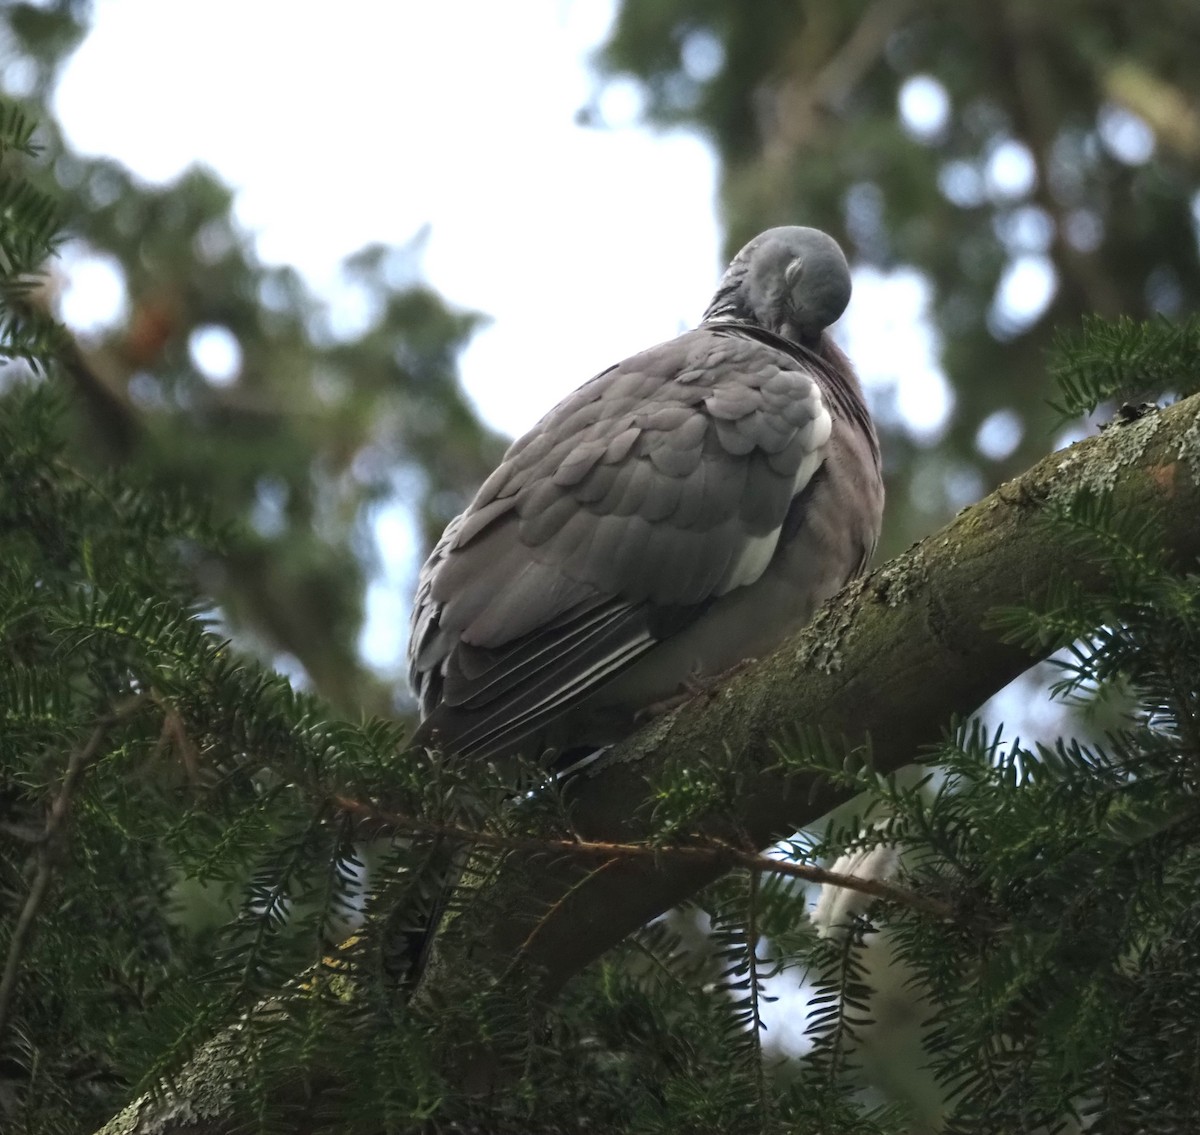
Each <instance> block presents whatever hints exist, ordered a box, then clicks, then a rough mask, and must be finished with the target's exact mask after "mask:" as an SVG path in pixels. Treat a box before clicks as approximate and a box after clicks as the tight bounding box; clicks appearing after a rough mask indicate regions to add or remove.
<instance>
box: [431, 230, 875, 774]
mask: <svg viewBox="0 0 1200 1135" xmlns="http://www.w3.org/2000/svg"><path fill="white" fill-rule="evenodd" d="M849 299H850V271H849V268H848V266H847V264H846V259H845V257H844V256H843V254H842V250H841V249H840V248H839V247H838V245H837V243H836V242H835V241H834V240H833V239H832V238H831V237H829V236H827V235H826V234H825V233H823V232H820V231H818V230H816V229H811V228H800V227H784V228H774V229H769V230H767V231H766V232H764V233H762V234H760V235H759V236H757V237H755V238H754V239H753V240H752V241H750V243H749V244H747V245H746V247H745V248H743V249H742V250H741V251H740V252H739V253H738V254H737V256H736V257H734V260H733V262H732V263H731V264H730V266H729V268H728V270H727V271H726V273H725V275H724V277H723V279H722V280H721V283H720V286H719V287H718V289H717V292H716V295H715V296H714V297H713V300H712V303H711V304H710V305H709V307H708V310H707V311H706V312H705V313H704V318H703V320H702V321H701V323H700V326H699V327H697V328H696V329H695V330H693V331H687V332H685V333H684V334H682V335H680V336H679V337H678V338H675V339H672V340H670V341H669V342H666V343H660V344H659V345H658V346H655V347H651V348H650V349H649V350H646V351H642V352H641V353H640V354H637V355H634V356H633V357H631V358H628V359H626V360H625V361H624V362H620V363H617V364H615V365H614V366H611V367H609V368H608V369H607V370H605V371H602V372H601V373H600V374H598V375H597V376H596V377H595V378H593V379H592V380H591V381H590V382H587V383H585V384H584V385H583V386H581V387H579V389H578V390H576V391H575V392H574V393H573V394H570V395H569V396H568V397H567V398H565V399H564V400H563V401H562V402H561V403H559V405H558V406H556V407H555V408H554V409H553V410H551V411H550V412H549V413H548V414H547V415H546V416H545V417H544V418H542V420H541V421H540V422H538V424H537V425H536V426H534V427H533V429H531V430H530V431H529V432H528V433H527V434H525V436H524V437H522V438H520V439H518V440H517V441H515V442H514V443H513V444H512V446H511V447H510V448H509V450H508V452H507V453H506V454H505V456H504V459H503V461H502V462H501V463H500V466H499V468H497V469H496V471H495V472H494V473H493V474H492V475H491V476H490V477H489V478H488V479H487V481H486V482H484V484H483V486H482V488H480V490H479V491H478V493H476V495H475V498H474V500H472V501H471V503H470V505H468V507H467V509H466V511H465V512H463V513H462V514H461V515H460V516H458V517H456V518H455V519H454V520H453V521H451V523H450V524H449V525H448V527H447V528H446V531H445V534H444V535H443V536H442V538H441V540H439V541H438V544H437V546H436V547H435V548H434V550H433V552H432V554H431V555H430V557H429V559H428V560H427V561H426V563H425V566H424V568H423V569H422V571H421V574H420V581H419V585H418V589H417V596H416V602H415V606H414V610H413V618H412V639H411V644H410V647H409V675H410V679H411V682H412V685H413V689H414V690H415V692H416V695H417V698H418V701H419V705H420V712H421V716H422V725H421V727H420V729H419V731H418V734H417V736H416V737H415V738H414V739H415V740H416V741H417V742H420V743H424V744H426V745H430V746H435V747H438V748H441V749H443V750H444V751H446V752H449V753H454V754H456V755H458V756H461V757H469V758H475V757H478V758H496V757H502V756H505V755H510V754H518V753H519V754H522V755H524V756H532V757H544V758H545V759H546V760H547V761H548V762H552V761H553V760H554V759H555V758H556V756H557V755H558V754H561V753H563V752H567V751H572V752H574V751H582V750H586V749H589V748H591V749H594V748H596V747H597V746H602V745H605V744H607V743H609V742H612V741H614V740H616V739H618V738H620V737H622V736H624V735H625V734H627V733H629V732H630V731H631V730H632V729H633V728H634V727H635V726H636V724H637V723H638V722H639V721H640V719H641V718H642V717H643V716H644V715H645V713H646V712H647V711H648V710H650V709H651V708H652V707H655V706H658V705H660V704H662V703H664V702H669V701H670V700H671V699H673V698H675V697H677V696H678V695H680V694H681V692H683V691H686V690H688V689H690V688H694V687H695V686H696V685H697V684H703V683H704V682H705V681H706V680H711V679H713V678H715V677H717V676H719V675H720V674H722V673H723V672H725V671H727V670H729V669H730V668H732V667H734V666H736V665H737V664H738V663H739V662H741V661H743V660H745V659H747V658H751V657H760V656H762V655H764V654H766V653H768V652H770V651H771V650H772V649H773V648H774V647H776V646H777V645H778V644H779V643H780V642H781V641H782V640H783V639H784V638H785V637H786V636H787V635H789V634H790V633H792V632H793V631H794V630H796V629H797V628H798V627H800V626H801V625H802V624H804V623H805V622H806V621H807V620H808V619H809V618H810V617H811V616H812V614H813V612H814V610H815V609H816V607H817V606H818V605H819V604H820V603H821V602H823V601H824V600H825V599H827V598H828V597H829V596H831V595H832V594H834V592H836V591H837V590H838V589H839V588H840V587H841V586H842V585H843V584H844V583H845V582H846V581H847V580H848V579H849V578H850V577H852V576H853V575H855V574H857V573H858V572H860V571H861V570H862V569H863V567H864V566H865V564H866V563H867V561H868V560H869V558H870V556H871V554H872V552H873V550H874V548H875V543H876V539H877V538H878V534H879V526H880V520H881V516H882V510H883V482H882V478H881V475H880V463H879V446H878V442H877V440H876V436H875V430H874V427H873V425H872V423H871V418H870V415H869V414H868V412H867V408H866V405H865V403H864V401H863V396H862V391H861V389H860V387H859V384H858V381H857V379H856V377H855V374H854V371H853V368H852V367H851V365H850V362H849V360H848V359H847V358H846V356H845V355H844V354H843V353H842V351H841V350H840V349H839V348H838V347H837V346H836V345H835V344H834V342H833V340H832V339H831V338H830V337H829V335H828V334H827V332H826V328H827V327H829V326H830V324H832V323H834V322H835V321H836V320H837V319H838V318H839V317H840V316H841V314H842V312H843V311H844V310H845V308H846V305H847V303H848V302H849Z"/></svg>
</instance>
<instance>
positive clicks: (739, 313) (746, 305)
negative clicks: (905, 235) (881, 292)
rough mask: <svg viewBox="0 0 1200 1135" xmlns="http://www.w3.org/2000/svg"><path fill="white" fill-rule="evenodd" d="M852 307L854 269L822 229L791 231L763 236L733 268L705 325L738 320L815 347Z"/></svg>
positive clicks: (738, 257)
mask: <svg viewBox="0 0 1200 1135" xmlns="http://www.w3.org/2000/svg"><path fill="white" fill-rule="evenodd" d="M849 302H850V266H849V265H848V264H847V263H846V257H845V256H844V255H843V254H842V250H841V248H840V247H839V246H838V242H837V241H836V240H834V239H833V237H831V236H829V235H827V234H826V233H823V232H821V230H820V229H808V228H802V227H800V226H799V225H788V226H785V227H783V228H777V229H767V231H766V232H764V233H759V235H758V236H756V237H755V238H754V239H753V240H752V241H751V242H750V243H749V244H748V245H746V247H745V248H743V249H742V251H741V252H739V253H738V254H737V255H736V256H735V257H734V258H733V263H732V264H730V265H729V268H728V269H727V270H726V272H725V275H724V277H723V278H722V280H721V284H720V286H719V287H718V288H717V294H716V295H715V296H713V300H712V303H711V304H709V306H708V310H707V311H706V312H705V313H704V320H705V322H709V321H711V320H736V321H738V322H740V323H754V324H757V325H758V326H759V327H765V328H766V329H767V330H768V331H773V332H774V333H775V334H776V335H781V336H783V337H784V338H785V339H791V340H792V341H793V342H797V343H803V344H804V345H805V346H809V347H812V346H815V345H816V343H817V340H819V339H820V337H821V332H822V331H824V330H825V328H826V327H828V326H829V325H830V324H832V323H836V322H837V320H838V319H839V318H840V317H841V314H842V312H844V311H845V310H846V305H847V304H848V303H849Z"/></svg>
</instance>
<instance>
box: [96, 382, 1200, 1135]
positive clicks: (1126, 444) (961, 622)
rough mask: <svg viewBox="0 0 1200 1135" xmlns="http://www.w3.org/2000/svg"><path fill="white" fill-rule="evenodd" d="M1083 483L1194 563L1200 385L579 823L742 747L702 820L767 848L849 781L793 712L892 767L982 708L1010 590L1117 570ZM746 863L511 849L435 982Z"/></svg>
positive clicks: (834, 610)
mask: <svg viewBox="0 0 1200 1135" xmlns="http://www.w3.org/2000/svg"><path fill="white" fill-rule="evenodd" d="M1086 490H1090V491H1095V492H1106V491H1111V493H1112V495H1113V503H1114V505H1115V507H1116V508H1117V509H1120V510H1133V511H1135V512H1137V513H1138V514H1140V515H1145V516H1154V517H1156V518H1158V520H1159V521H1160V523H1161V527H1162V534H1163V541H1164V547H1165V548H1166V549H1167V551H1168V552H1169V554H1170V555H1171V557H1172V558H1173V560H1174V561H1175V562H1176V563H1177V564H1178V565H1179V567H1180V568H1183V569H1187V570H1191V569H1192V568H1193V567H1194V566H1195V564H1196V561H1197V559H1198V558H1200V396H1198V397H1196V398H1191V399H1187V400H1186V401H1183V402H1180V403H1178V404H1176V405H1175V406H1173V407H1171V408H1170V409H1168V410H1165V411H1162V412H1160V413H1156V414H1151V415H1149V416H1147V417H1145V418H1142V419H1140V420H1139V421H1136V422H1133V423H1131V424H1128V425H1120V426H1116V425H1114V426H1113V427H1112V428H1110V429H1108V430H1106V431H1104V432H1103V433H1101V434H1100V435H1099V436H1096V437H1093V438H1089V439H1088V440H1087V441H1084V442H1080V443H1079V444H1077V445H1075V446H1072V447H1071V448H1070V449H1068V450H1066V451H1063V452H1059V453H1055V454H1052V455H1051V456H1049V457H1047V458H1045V459H1044V460H1043V461H1041V462H1040V463H1039V464H1038V465H1036V466H1035V467H1034V468H1033V469H1031V470H1029V471H1028V472H1027V473H1025V474H1023V475H1022V476H1021V477H1019V478H1017V479H1016V480H1014V481H1011V482H1009V483H1008V484H1006V485H1003V486H1001V488H999V489H998V490H997V491H996V492H994V493H992V494H991V495H990V496H988V497H986V498H985V499H984V500H982V501H980V502H979V503H978V504H976V505H974V506H972V507H971V508H969V509H966V510H964V511H963V512H962V513H961V514H960V515H959V516H958V518H957V519H956V520H955V521H954V522H953V523H951V524H950V525H949V526H947V527H946V528H944V529H943V530H942V531H940V532H938V533H936V534H934V535H933V536H930V537H928V538H927V539H925V540H924V541H922V542H921V543H919V544H917V545H915V546H914V547H912V548H911V549H909V551H907V552H906V553H904V554H903V555H901V556H899V557H897V558H896V559H895V560H893V561H891V562H890V563H888V564H885V565H884V566H883V567H881V568H879V569H877V570H876V571H874V572H873V573H872V574H870V575H869V576H867V577H865V578H863V579H860V580H858V581H856V582H854V583H852V584H851V585H850V586H848V587H847V588H846V589H845V590H844V591H843V592H842V594H841V595H839V596H838V597H837V598H835V599H834V600H833V601H832V602H830V603H829V604H827V605H826V606H825V607H824V608H823V609H822V610H821V612H819V614H818V615H817V617H816V618H815V619H814V620H813V622H812V623H811V624H810V625H809V626H808V627H807V628H806V629H805V630H804V631H802V632H801V633H800V634H799V635H797V636H796V637H795V638H793V639H792V640H790V641H789V642H788V643H787V644H786V645H785V646H784V647H783V648H781V649H780V650H779V651H777V652H776V653H775V654H774V655H772V656H771V657H769V658H766V659H763V660H761V661H759V662H757V663H755V664H753V665H751V666H747V667H746V668H745V669H744V670H743V671H742V672H740V673H739V674H738V675H737V676H736V677H734V678H733V679H732V680H731V681H730V682H729V683H728V684H727V685H726V686H724V687H722V688H719V689H717V690H714V691H710V692H707V693H705V694H702V695H700V696H698V697H697V698H695V699H693V700H692V701H691V702H689V703H688V704H687V705H685V706H683V707H681V708H680V709H679V710H677V711H676V712H675V713H673V714H671V715H669V716H667V717H665V718H662V719H660V720H658V721H655V722H652V723H651V724H650V725H649V726H647V727H646V728H645V729H643V730H642V731H641V732H639V733H638V734H637V735H635V736H634V737H632V738H630V739H629V740H628V741H626V742H625V743H623V744H622V745H620V746H618V747H617V748H616V749H615V750H614V751H613V752H612V753H611V754H610V755H609V756H608V757H607V759H606V760H605V761H604V762H603V765H602V767H599V768H598V769H597V770H596V771H595V773H594V774H593V775H590V776H581V777H580V778H578V780H577V782H576V784H575V786H574V796H573V801H572V820H573V823H574V825H575V828H576V830H577V831H578V833H579V837H580V839H582V840H585V841H591V842H597V843H602V842H611V843H617V844H637V843H639V842H643V841H644V840H645V838H646V837H647V835H648V834H649V832H650V831H651V829H652V824H651V822H650V819H649V817H648V816H647V814H646V813H647V812H648V809H649V804H648V801H650V800H652V798H653V796H652V789H651V785H652V784H653V782H654V781H656V780H657V779H659V778H660V777H661V776H662V773H663V772H664V770H665V769H667V768H668V767H669V766H671V765H673V764H676V763H677V762H684V763H685V764H687V763H690V762H695V761H697V760H698V759H702V758H704V757H706V756H712V757H714V758H715V759H716V760H718V761H721V760H728V759H730V758H732V759H734V760H735V761H736V763H737V766H738V768H739V770H740V784H741V786H742V788H741V792H740V794H739V797H738V800H737V804H736V815H733V814H729V812H728V810H726V812H725V814H722V813H721V812H720V811H719V810H714V811H713V813H712V814H711V815H710V816H708V817H707V818H706V820H705V821H704V822H703V823H701V824H700V825H698V829H697V833H696V834H697V836H698V837H699V838H705V839H708V840H711V841H714V842H717V841H724V842H726V843H728V844H730V845H733V846H738V847H741V846H743V845H744V843H745V837H746V836H747V835H749V837H750V839H751V840H752V841H753V844H754V845H756V846H757V847H760V848H764V847H767V846H769V845H770V844H772V843H774V842H775V841H777V840H778V839H780V838H782V837H785V836H787V835H790V834H791V833H793V832H794V831H796V830H797V829H798V828H801V827H803V826H805V825H806V824H809V823H812V822H813V821H815V820H816V819H818V818H819V817H821V816H822V815H824V814H825V813H827V812H828V811H829V810H830V809H831V808H832V807H834V806H835V805H836V804H838V803H840V802H841V801H842V799H843V798H844V795H845V793H844V791H842V790H839V789H838V788H837V787H835V786H832V785H831V784H830V783H829V782H828V781H827V780H823V779H821V778H820V777H818V776H816V775H809V774H802V775H790V776H788V775H784V774H782V773H781V772H780V771H779V763H778V761H777V759H776V756H777V753H776V749H775V745H776V744H777V743H778V742H779V741H783V740H786V738H787V735H788V734H789V732H791V731H792V730H794V729H795V728H796V726H797V724H801V725H803V726H804V727H805V728H808V729H815V728H818V727H819V728H820V730H821V731H822V733H823V734H824V735H825V736H826V737H830V738H842V739H843V740H844V741H845V743H846V744H847V745H848V746H849V747H851V748H857V747H860V746H861V747H864V748H865V746H866V745H867V744H868V741H869V746H870V750H869V751H870V754H871V759H872V761H873V764H874V766H875V768H876V769H877V770H879V771H880V772H888V771H891V770H893V769H897V768H899V767H901V766H903V765H905V764H907V763H909V762H911V761H912V760H913V758H914V757H915V756H916V755H917V754H918V753H919V752H920V751H921V750H922V749H923V748H924V747H926V746H929V745H931V744H934V743H936V742H937V741H938V740H939V739H940V737H941V734H942V730H943V728H944V725H945V723H946V722H947V721H948V720H949V719H950V717H951V716H953V715H966V714H969V713H971V712H972V711H974V710H975V709H977V708H978V706H979V705H980V704H982V702H984V701H985V700H986V699H987V698H988V697H989V696H990V695H992V694H993V693H995V692H996V691H998V690H999V689H1001V688H1003V687H1004V686H1005V685H1007V684H1008V683H1009V682H1010V681H1011V680H1012V679H1013V678H1015V677H1017V676H1018V675H1019V674H1020V673H1022V672H1023V671H1024V670H1025V669H1027V668H1028V667H1029V666H1030V665H1032V664H1033V663H1035V662H1037V661H1038V660H1039V658H1038V655H1037V654H1036V653H1032V652H1030V651H1028V650H1023V649H1020V648H1018V647H1016V646H1013V645H1011V644H1009V643H1005V642H1003V641H1001V639H1000V638H999V636H998V634H997V633H996V632H995V631H994V630H992V629H989V616H990V613H991V612H992V611H993V610H994V609H995V608H996V607H1000V606H1017V605H1022V606H1029V605H1033V606H1036V605H1038V604H1039V602H1040V601H1041V600H1043V599H1044V598H1045V597H1046V596H1047V595H1048V594H1049V593H1050V590H1051V588H1052V585H1053V583H1054V581H1055V580H1058V579H1061V578H1062V577H1063V575H1064V574H1066V575H1067V576H1069V577H1070V578H1071V579H1073V580H1074V581H1076V582H1077V583H1078V584H1079V585H1081V586H1083V587H1085V588H1088V589H1094V590H1103V589H1104V588H1105V578H1104V575H1103V571H1102V570H1101V569H1100V568H1099V567H1098V566H1097V565H1096V564H1095V563H1093V562H1091V561H1090V560H1089V559H1088V558H1087V557H1086V556H1085V555H1084V554H1083V553H1082V552H1080V551H1077V550H1076V549H1075V548H1073V547H1072V546H1069V545H1065V544H1063V543H1062V542H1058V541H1054V540H1051V539H1048V538H1047V528H1046V526H1045V524H1044V517H1045V515H1046V513H1047V510H1048V508H1050V507H1051V506H1054V505H1057V504H1061V503H1065V502H1067V501H1069V500H1070V499H1071V498H1072V497H1073V496H1074V495H1075V494H1076V493H1078V492H1080V491H1086ZM731 865H732V864H731V862H730V861H729V860H726V861H724V862H722V861H719V860H718V859H717V858H716V857H711V858H708V859H705V858H704V857H702V856H696V857H694V858H692V857H687V856H678V857H671V858H661V857H660V858H655V857H653V856H650V855H646V856H644V857H632V856H630V857H624V858H614V859H611V860H608V861H605V862H604V863H602V865H601V866H600V867H599V869H597V867H596V865H595V863H594V862H591V863H589V862H581V857H579V856H566V855H563V853H562V852H561V851H547V850H545V849H544V848H543V849H539V850H516V851H513V852H511V853H509V854H508V855H507V856H506V857H505V858H504V860H503V861H502V864H501V865H500V867H499V870H498V871H497V873H496V874H495V876H494V878H493V879H492V880H491V881H490V882H489V891H488V905H489V918H488V920H487V921H488V925H487V928H486V929H487V941H486V942H482V943H481V942H479V941H473V942H470V943H468V942H467V940H466V939H467V937H468V936H467V935H457V934H452V935H447V936H445V938H446V940H447V941H448V942H449V944H448V945H446V946H445V947H444V948H443V949H442V950H441V951H440V952H436V951H435V957H434V959H433V963H432V965H431V967H430V971H429V975H428V979H427V980H428V981H429V983H430V984H431V985H432V986H433V988H434V989H435V991H436V989H437V987H438V986H439V985H441V984H449V983H450V982H451V981H452V979H453V976H454V973H455V971H456V970H457V969H458V966H459V964H460V962H461V963H463V964H466V962H467V961H468V960H469V966H470V969H471V972H472V974H473V975H479V976H480V977H481V978H482V979H483V980H485V981H487V980H489V979H490V980H491V981H492V982H493V983H494V984H495V985H496V986H497V987H498V988H500V989H502V990H503V989H504V988H506V987H508V986H509V984H510V983H512V982H520V983H522V985H523V987H524V989H525V990H526V991H527V993H528V994H529V995H530V996H531V997H532V998H533V999H535V1000H540V1001H541V1002H543V1003H545V1002H548V1001H549V1000H550V999H552V998H553V997H554V996H555V995H556V994H557V992H558V991H559V990H560V989H561V988H562V986H563V984H564V983H565V982H566V981H567V980H568V979H569V978H570V977H571V976H572V975H574V974H576V973H578V972H579V971H580V970H581V969H582V968H583V967H584V966H586V965H587V964H588V963H589V962H591V961H593V960H594V959H595V958H597V957H599V956H600V955H601V954H602V953H603V952H604V951H605V950H607V949H609V948H610V947H611V946H613V945H615V944H616V943H617V942H619V941H620V940H621V939H622V938H623V937H625V936H626V935H627V934H629V933H631V932H632V931H633V930H635V929H636V928H637V927H639V926H641V925H643V924H645V923H646V922H648V921H649V920H650V919H652V918H654V917H655V916H657V915H659V914H661V913H662V912H664V911H666V910H669V909H670V908H671V907H672V906H674V905H676V904H677V903H679V902H680V901H682V900H683V899H685V898H687V897H688V896H689V895H691V894H693V893H694V892H695V891H696V890H698V889H699V888H700V887H702V886H704V885H705V884H707V883H709V882H711V881H712V880H713V879H715V878H716V877H717V876H718V875H720V874H721V873H722V871H724V870H727V869H728V868H729V867H730V866H731ZM468 950H469V955H468V954H467V953H466V951H468ZM201 1069H205V1071H201ZM222 1069H223V1070H224V1073H225V1074H227V1075H228V1076H229V1078H231V1079H233V1078H236V1068H234V1067H225V1066H224V1065H223V1064H222V1062H221V1060H220V1059H219V1058H216V1054H215V1053H214V1052H206V1051H205V1050H202V1051H201V1052H200V1053H198V1054H197V1058H196V1068H195V1071H196V1075H189V1076H187V1077H183V1078H181V1080H183V1081H184V1082H186V1083H188V1084H190V1085H191V1087H190V1088H189V1089H188V1091H189V1093H190V1098H188V1099H186V1100H181V1099H180V1098H179V1097H178V1096H172V1095H169V1094H168V1095H167V1096H166V1097H165V1099H164V1100H163V1101H158V1100H151V1099H150V1098H148V1097H147V1098H144V1099H142V1100H140V1101H138V1102H137V1103H135V1104H133V1105H132V1106H131V1107H130V1108H129V1109H127V1110H126V1112H124V1113H123V1114H122V1115H121V1116H119V1117H117V1118H116V1119H114V1120H113V1121H112V1123H110V1124H109V1125H108V1127H106V1128H105V1131H106V1132H117V1131H121V1132H125V1133H127V1135H128V1133H140V1135H148V1133H154V1135H159V1133H167V1132H170V1133H172V1135H178V1133H180V1132H187V1135H217V1133H219V1132H220V1133H223V1132H226V1131H228V1130H230V1129H231V1128H232V1127H233V1126H235V1125H236V1123H237V1117H235V1116H232V1115H230V1114H229V1105H228V1098H227V1094H226V1093H225V1092H223V1091H222V1090H221V1084H220V1080H219V1079H218V1077H219V1076H220V1075H221V1074H222ZM478 1071H479V1070H478V1069H477V1068H475V1067H472V1068H471V1069H470V1070H469V1072H471V1073H475V1072H478ZM485 1074H486V1070H485ZM181 1116H186V1119H181V1118H180V1117H181Z"/></svg>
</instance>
